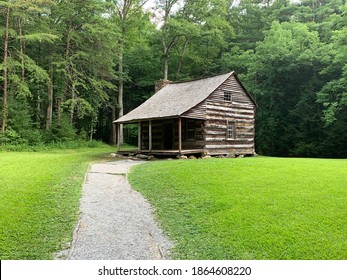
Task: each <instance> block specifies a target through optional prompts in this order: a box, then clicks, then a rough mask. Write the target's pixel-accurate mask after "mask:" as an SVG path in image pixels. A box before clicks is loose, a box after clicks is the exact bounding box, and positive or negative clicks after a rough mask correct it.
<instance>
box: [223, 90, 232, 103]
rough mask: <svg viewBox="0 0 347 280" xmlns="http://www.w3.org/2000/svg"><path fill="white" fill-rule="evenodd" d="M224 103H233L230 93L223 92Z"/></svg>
mask: <svg viewBox="0 0 347 280" xmlns="http://www.w3.org/2000/svg"><path fill="white" fill-rule="evenodd" d="M224 101H228V102H231V101H233V97H232V95H231V92H230V91H225V92H224Z"/></svg>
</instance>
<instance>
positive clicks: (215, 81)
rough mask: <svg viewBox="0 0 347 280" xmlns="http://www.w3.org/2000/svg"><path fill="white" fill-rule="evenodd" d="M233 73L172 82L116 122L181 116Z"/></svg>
mask: <svg viewBox="0 0 347 280" xmlns="http://www.w3.org/2000/svg"><path fill="white" fill-rule="evenodd" d="M233 74H234V72H229V73H226V74H223V75H218V76H214V77H209V78H205V79H200V80H195V81H189V82H182V83H170V84H168V85H166V86H165V87H164V88H162V89H161V90H159V91H158V92H157V93H155V94H154V95H153V96H152V97H151V98H149V99H148V100H147V101H145V102H144V103H143V104H141V105H140V106H138V107H137V108H135V109H134V110H132V111H130V112H129V113H128V114H126V115H124V116H123V117H121V118H119V119H118V120H116V121H115V122H116V123H131V122H137V121H142V120H151V119H152V120H153V119H161V118H174V117H179V116H181V115H182V114H184V113H185V112H187V111H188V110H190V109H191V108H193V107H194V106H196V105H197V104H199V103H200V102H202V101H204V100H205V99H206V98H207V97H208V96H209V95H210V94H211V93H212V92H214V91H215V90H216V89H217V88H218V87H219V86H220V85H221V84H222V83H223V82H224V81H225V80H227V79H228V78H229V77H230V76H231V75H233Z"/></svg>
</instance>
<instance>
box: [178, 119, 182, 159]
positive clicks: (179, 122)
mask: <svg viewBox="0 0 347 280" xmlns="http://www.w3.org/2000/svg"><path fill="white" fill-rule="evenodd" d="M178 152H179V153H180V154H181V152H182V118H178Z"/></svg>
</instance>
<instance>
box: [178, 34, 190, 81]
mask: <svg viewBox="0 0 347 280" xmlns="http://www.w3.org/2000/svg"><path fill="white" fill-rule="evenodd" d="M188 42H189V40H188V39H186V40H185V42H184V46H183V51H182V54H181V56H180V61H179V63H178V68H177V73H176V77H177V78H178V76H179V74H180V73H181V70H182V67H183V60H184V55H185V53H186V49H187V46H188Z"/></svg>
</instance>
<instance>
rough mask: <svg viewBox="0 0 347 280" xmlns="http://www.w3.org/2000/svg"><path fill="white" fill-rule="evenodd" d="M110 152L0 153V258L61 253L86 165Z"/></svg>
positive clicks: (75, 212)
mask: <svg viewBox="0 0 347 280" xmlns="http://www.w3.org/2000/svg"><path fill="white" fill-rule="evenodd" d="M111 150H112V149H111V148H110V147H108V146H105V147H104V148H88V149H77V150H56V151H45V152H0V202H1V203H0V213H1V214H0V259H2V260H4V259H52V258H53V256H54V253H56V252H58V251H60V250H61V249H63V247H64V245H65V244H66V242H68V241H71V238H72V232H73V229H74V227H75V224H76V221H77V218H78V207H79V198H80V195H81V184H82V182H83V178H84V174H85V172H86V170H87V167H88V164H89V163H90V162H92V161H96V160H98V159H100V157H103V156H104V155H105V153H107V152H110V151H111Z"/></svg>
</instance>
